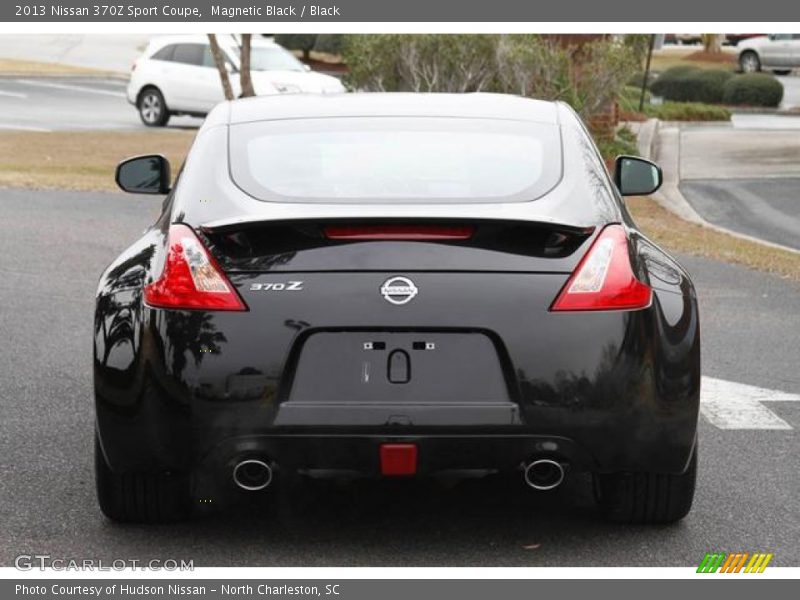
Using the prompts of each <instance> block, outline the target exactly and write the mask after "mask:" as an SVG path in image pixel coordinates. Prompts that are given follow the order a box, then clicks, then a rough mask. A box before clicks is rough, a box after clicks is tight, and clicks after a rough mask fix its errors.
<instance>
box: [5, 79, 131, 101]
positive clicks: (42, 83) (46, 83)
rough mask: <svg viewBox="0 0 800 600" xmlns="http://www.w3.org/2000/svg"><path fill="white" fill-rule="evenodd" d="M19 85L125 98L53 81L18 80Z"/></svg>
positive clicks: (121, 94) (103, 91)
mask: <svg viewBox="0 0 800 600" xmlns="http://www.w3.org/2000/svg"><path fill="white" fill-rule="evenodd" d="M16 81H17V83H22V84H24V85H32V86H38V87H46V88H53V89H59V90H70V91H73V92H83V93H86V94H99V95H101V96H113V97H114V98H125V94H124V93H123V92H112V91H111V90H102V89H99V88H90V87H84V86H82V85H72V84H69V83H54V82H52V81H33V80H31V79H17V80H16Z"/></svg>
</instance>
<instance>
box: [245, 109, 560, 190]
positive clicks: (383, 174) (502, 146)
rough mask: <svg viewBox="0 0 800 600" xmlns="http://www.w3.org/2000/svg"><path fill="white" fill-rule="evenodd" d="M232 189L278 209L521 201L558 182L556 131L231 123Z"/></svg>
mask: <svg viewBox="0 0 800 600" xmlns="http://www.w3.org/2000/svg"><path fill="white" fill-rule="evenodd" d="M230 168H231V176H232V178H233V180H234V182H235V183H236V184H237V185H238V186H239V187H241V188H242V189H243V190H244V191H245V192H247V193H248V194H250V195H252V196H254V197H255V198H258V199H260V200H273V201H280V202H334V203H337V202H342V203H346V202H390V203H406V202H408V203H415V202H419V203H422V202H428V203H434V202H519V201H525V200H534V199H536V198H539V197H540V196H542V195H544V194H545V193H547V192H548V191H549V190H550V189H552V188H553V187H554V186H555V185H556V184H557V183H558V181H559V180H560V178H561V138H560V134H559V130H558V128H557V127H556V126H555V125H548V124H541V123H531V122H527V121H511V120H508V121H506V120H492V119H454V118H453V119H442V118H408V117H397V118H383V117H381V118H372V117H361V118H320V119H302V120H281V121H263V122H258V123H243V124H237V125H233V126H231V130H230Z"/></svg>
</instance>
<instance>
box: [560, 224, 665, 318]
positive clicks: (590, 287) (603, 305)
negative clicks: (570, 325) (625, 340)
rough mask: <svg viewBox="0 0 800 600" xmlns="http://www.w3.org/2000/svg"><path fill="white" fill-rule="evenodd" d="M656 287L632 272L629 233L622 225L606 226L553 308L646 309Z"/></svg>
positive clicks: (561, 309) (565, 309)
mask: <svg viewBox="0 0 800 600" xmlns="http://www.w3.org/2000/svg"><path fill="white" fill-rule="evenodd" d="M652 298H653V290H652V289H651V288H650V286H648V285H647V284H644V283H642V282H641V281H639V280H638V279H636V276H635V275H634V274H633V269H632V268H631V260H630V255H629V254H628V236H627V235H626V233H625V230H624V229H623V228H622V226H621V225H609V226H608V227H606V228H605V229H604V230H603V231H602V232H601V233H600V235H599V236H598V237H597V239H596V240H595V241H594V243H593V244H592V247H591V248H589V251H588V252H587V253H586V256H584V257H583V259H582V260H581V262H580V264H579V265H578V268H577V269H575V272H574V273H573V274H572V277H570V278H569V281H567V284H566V285H565V286H564V288H563V289H562V290H561V293H560V294H559V295H558V298H556V301H555V302H553V306H552V307H551V308H550V310H553V311H568V310H635V309H639V308H647V307H648V306H650V302H651V301H652Z"/></svg>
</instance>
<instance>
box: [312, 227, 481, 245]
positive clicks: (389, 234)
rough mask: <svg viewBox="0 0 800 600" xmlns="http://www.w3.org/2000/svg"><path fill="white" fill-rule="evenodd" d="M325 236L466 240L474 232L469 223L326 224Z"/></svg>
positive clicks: (332, 238)
mask: <svg viewBox="0 0 800 600" xmlns="http://www.w3.org/2000/svg"><path fill="white" fill-rule="evenodd" d="M324 231H325V237H327V238H328V239H331V240H400V241H425V240H468V239H469V238H471V237H472V234H473V233H474V232H475V228H474V227H472V226H471V225H456V226H451V225H326V226H325V229H324Z"/></svg>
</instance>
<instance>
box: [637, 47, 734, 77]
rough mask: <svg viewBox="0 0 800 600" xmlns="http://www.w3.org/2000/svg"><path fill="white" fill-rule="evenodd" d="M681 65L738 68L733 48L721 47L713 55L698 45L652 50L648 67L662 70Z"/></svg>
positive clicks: (702, 67) (732, 69)
mask: <svg viewBox="0 0 800 600" xmlns="http://www.w3.org/2000/svg"><path fill="white" fill-rule="evenodd" d="M683 65H691V66H692V67H697V68H698V69H728V70H731V71H736V70H737V69H738V68H739V64H738V63H737V54H736V49H735V48H730V47H723V49H722V54H720V55H716V56H714V55H708V54H705V53H704V52H703V51H702V48H699V47H690V48H674V47H671V48H666V49H663V50H658V51H657V52H653V60H652V62H651V63H650V69H651V70H653V71H658V72H663V71H666V70H667V69H670V68H672V67H678V66H683Z"/></svg>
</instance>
